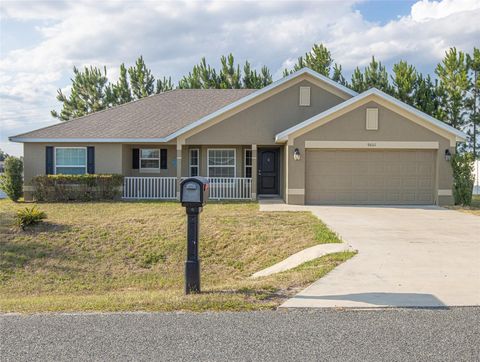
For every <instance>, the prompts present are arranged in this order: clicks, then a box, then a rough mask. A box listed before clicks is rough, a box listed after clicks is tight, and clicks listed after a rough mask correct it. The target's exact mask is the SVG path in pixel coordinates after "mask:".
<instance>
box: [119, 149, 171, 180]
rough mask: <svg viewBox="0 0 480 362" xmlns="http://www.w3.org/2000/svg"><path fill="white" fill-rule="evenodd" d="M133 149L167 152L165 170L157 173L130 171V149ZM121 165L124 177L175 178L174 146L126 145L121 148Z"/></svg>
mask: <svg viewBox="0 0 480 362" xmlns="http://www.w3.org/2000/svg"><path fill="white" fill-rule="evenodd" d="M134 148H156V149H162V148H165V149H166V150H167V168H166V169H163V170H158V172H152V171H145V170H140V169H138V170H134V169H132V152H133V151H132V149H134ZM122 154H123V157H122V159H123V164H122V170H123V175H124V176H144V177H175V175H176V174H177V168H176V166H175V162H176V161H175V159H176V158H177V148H176V145H165V144H127V145H123V147H122Z"/></svg>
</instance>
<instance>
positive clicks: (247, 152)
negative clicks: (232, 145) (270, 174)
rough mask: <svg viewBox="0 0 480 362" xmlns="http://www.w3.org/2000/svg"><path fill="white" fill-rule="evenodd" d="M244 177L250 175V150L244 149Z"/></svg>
mask: <svg viewBox="0 0 480 362" xmlns="http://www.w3.org/2000/svg"><path fill="white" fill-rule="evenodd" d="M245 177H249V178H251V177H252V150H245Z"/></svg>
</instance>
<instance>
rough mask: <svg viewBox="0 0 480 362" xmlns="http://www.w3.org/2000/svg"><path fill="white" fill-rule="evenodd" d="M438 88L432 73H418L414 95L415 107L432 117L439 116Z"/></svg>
mask: <svg viewBox="0 0 480 362" xmlns="http://www.w3.org/2000/svg"><path fill="white" fill-rule="evenodd" d="M437 88H438V87H437V85H436V84H435V83H433V81H432V78H431V77H430V75H427V76H426V77H424V76H423V75H422V74H418V75H417V81H416V83H415V89H414V91H413V96H412V97H413V105H414V107H415V108H417V109H419V110H420V111H422V112H425V113H426V114H429V115H430V116H432V117H437V116H438V107H439V96H438V89H437Z"/></svg>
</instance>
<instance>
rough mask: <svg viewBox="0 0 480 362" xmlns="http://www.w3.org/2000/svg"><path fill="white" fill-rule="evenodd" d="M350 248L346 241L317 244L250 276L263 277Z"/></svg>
mask: <svg viewBox="0 0 480 362" xmlns="http://www.w3.org/2000/svg"><path fill="white" fill-rule="evenodd" d="M347 250H352V248H350V246H349V245H348V244H346V243H333V244H319V245H315V246H312V247H310V248H307V249H304V250H302V251H299V252H298V253H295V254H293V255H291V256H289V257H288V258H286V259H284V260H282V261H281V262H279V263H277V264H275V265H272V266H271V267H268V268H265V269H263V270H260V271H258V272H256V273H255V274H253V275H252V276H251V278H258V277H265V276H267V275H271V274H275V273H280V272H283V271H285V270H289V269H293V268H295V267H297V266H299V265H300V264H303V263H305V262H307V261H310V260H313V259H317V258H320V257H322V256H324V255H327V254H332V253H338V252H340V251H347Z"/></svg>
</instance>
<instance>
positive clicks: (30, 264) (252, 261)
mask: <svg viewBox="0 0 480 362" xmlns="http://www.w3.org/2000/svg"><path fill="white" fill-rule="evenodd" d="M24 207H25V204H21V203H19V204H15V203H12V202H10V201H7V200H1V201H0V311H2V312H26V313H30V312H53V311H132V310H145V311H174V310H189V311H205V310H258V309H272V308H275V307H276V306H278V305H279V303H281V302H282V301H283V300H285V298H288V297H289V296H291V295H293V294H294V293H295V292H296V291H298V290H299V289H301V288H303V287H305V286H306V285H308V284H309V283H311V282H313V281H314V280H316V279H318V278H320V277H322V276H323V275H325V274H326V273H328V272H329V271H330V270H332V269H333V268H335V267H336V266H337V265H339V264H340V263H342V262H344V261H345V260H347V259H349V258H350V257H352V256H353V255H354V253H351V252H344V253H337V254H332V255H328V256H325V257H322V258H319V259H317V260H314V261H311V262H308V263H305V264H303V265H301V266H299V267H298V268H296V269H293V270H290V271H287V272H283V273H279V274H277V275H272V276H268V277H264V278H260V279H255V280H252V279H249V278H248V277H249V276H250V275H251V274H253V273H254V272H256V271H258V270H261V269H263V268H266V267H268V266H271V265H273V264H275V263H276V262H279V261H281V260H283V259H284V258H286V257H288V256H289V255H291V254H293V253H295V252H298V251H300V250H302V249H304V248H307V247H310V246H313V245H316V244H318V243H331V242H340V240H339V239H338V237H337V236H336V235H335V234H334V233H333V232H331V231H330V230H329V229H328V228H327V227H326V226H325V225H324V224H323V223H321V222H320V221H319V220H318V219H317V218H315V217H314V216H313V215H311V214H310V213H300V212H295V213H293V212H292V213H289V212H282V213H273V212H272V213H265V212H259V211H258V205H257V204H255V203H246V204H241V203H230V204H226V203H211V204H209V205H207V207H205V210H204V212H203V213H202V214H201V238H200V257H201V270H202V275H201V277H202V293H201V294H198V295H189V296H185V295H183V267H184V260H185V253H186V251H185V249H186V245H185V244H186V242H185V214H184V209H183V208H181V207H180V206H179V205H178V204H177V203H160V202H130V203H127V202H117V203H114V202H111V203H109V202H105V203H56V204H53V203H45V204H39V205H38V207H39V209H40V210H43V211H45V212H46V213H47V216H48V218H47V220H46V221H45V222H44V223H42V224H40V225H38V226H35V227H30V228H27V230H26V231H22V230H20V229H19V228H15V227H14V226H13V218H14V215H15V212H16V211H17V210H18V209H21V208H24Z"/></svg>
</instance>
